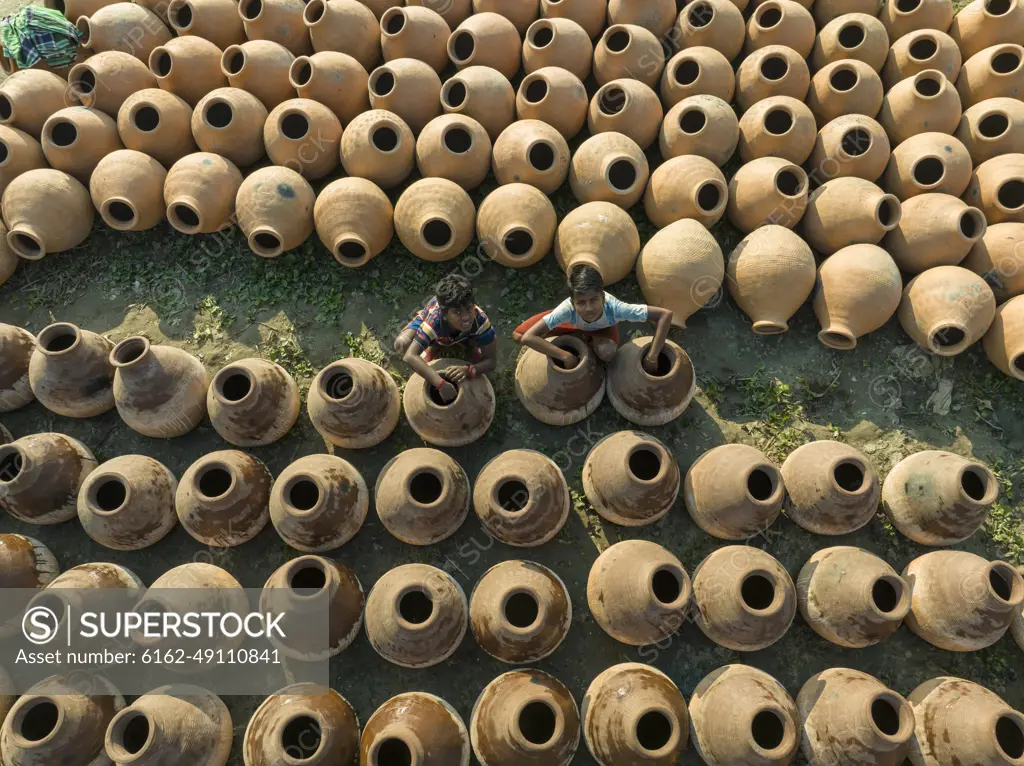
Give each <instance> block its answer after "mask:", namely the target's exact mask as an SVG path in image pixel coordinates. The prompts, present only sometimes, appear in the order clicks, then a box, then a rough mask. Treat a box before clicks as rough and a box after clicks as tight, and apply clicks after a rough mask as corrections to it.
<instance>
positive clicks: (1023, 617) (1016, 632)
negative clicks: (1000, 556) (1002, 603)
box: [1010, 567, 1024, 649]
mask: <svg viewBox="0 0 1024 766" xmlns="http://www.w3.org/2000/svg"><path fill="white" fill-rule="evenodd" d="M1017 571H1018V572H1020V573H1021V576H1022V577H1024V569H1022V567H1017ZM1010 633H1011V634H1012V635H1013V640H1014V641H1016V642H1017V646H1019V647H1020V648H1021V649H1024V610H1022V611H1021V613H1020V614H1018V615H1017V616H1016V617H1015V618H1014V620H1013V624H1012V625H1011V626H1010Z"/></svg>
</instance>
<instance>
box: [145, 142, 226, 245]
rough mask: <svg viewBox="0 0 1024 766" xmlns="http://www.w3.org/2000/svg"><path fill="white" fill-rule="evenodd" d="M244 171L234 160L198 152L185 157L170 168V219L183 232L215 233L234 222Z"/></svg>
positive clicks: (167, 193) (167, 192) (167, 183)
mask: <svg viewBox="0 0 1024 766" xmlns="http://www.w3.org/2000/svg"><path fill="white" fill-rule="evenodd" d="M241 185H242V174H241V173H240V172H239V171H238V168H237V167H235V166H234V165H233V164H232V163H231V161H230V160H226V159H224V158H223V157H221V156H219V155H217V154H210V153H206V152H197V153H196V154H189V155H187V156H185V157H182V158H181V159H180V160H178V161H177V162H175V163H174V164H173V165H172V166H171V169H170V170H169V171H168V172H167V179H166V180H165V181H164V201H165V202H166V203H167V221H168V223H170V224H171V226H173V227H174V228H175V229H177V230H178V231H180V232H182V233H183V234H212V233H213V232H215V231H220V230H221V229H222V228H224V227H225V226H226V225H229V224H230V221H231V217H232V216H233V215H234V213H235V196H236V195H237V194H238V187H239V186H241Z"/></svg>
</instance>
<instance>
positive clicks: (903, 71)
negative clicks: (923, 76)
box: [881, 29, 963, 90]
mask: <svg viewBox="0 0 1024 766" xmlns="http://www.w3.org/2000/svg"><path fill="white" fill-rule="evenodd" d="M962 63H963V58H962V57H961V55H960V49H959V48H957V47H956V43H955V42H953V40H952V38H951V37H950V36H949V35H947V34H944V33H943V32H940V31H939V30H937V29H918V30H915V31H913V32H911V33H909V34H906V35H904V36H903V37H901V38H900V39H899V40H897V41H896V42H895V43H893V46H892V48H890V49H889V53H888V55H887V56H886V59H885V67H884V68H883V69H882V71H881V75H882V84H883V85H885V89H886V90H889V89H890V88H893V87H894V86H895V85H896V83H898V82H901V81H903V80H906V79H907V78H908V77H913V76H914V75H916V74H917V73H918V72H923V71H924V70H926V69H933V70H937V71H939V72H942V74H943V75H944V76H945V78H946V79H947V80H949V82H956V78H957V75H959V74H960V66H961V64H962Z"/></svg>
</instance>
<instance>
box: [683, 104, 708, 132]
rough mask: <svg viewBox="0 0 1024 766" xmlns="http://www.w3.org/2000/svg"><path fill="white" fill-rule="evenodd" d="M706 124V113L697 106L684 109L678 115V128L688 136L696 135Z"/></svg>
mask: <svg viewBox="0 0 1024 766" xmlns="http://www.w3.org/2000/svg"><path fill="white" fill-rule="evenodd" d="M707 124H708V115H707V113H706V112H705V111H704V110H703V109H702V108H700V107H699V106H695V107H693V108H691V109H685V110H684V111H683V112H682V113H681V114H680V115H679V129H680V130H681V131H683V133H686V134H687V135H688V136H695V135H697V134H698V133H700V132H701V131H702V130H704V128H705V126H706V125H707Z"/></svg>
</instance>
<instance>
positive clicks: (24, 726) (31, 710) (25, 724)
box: [12, 697, 64, 747]
mask: <svg viewBox="0 0 1024 766" xmlns="http://www.w3.org/2000/svg"><path fill="white" fill-rule="evenodd" d="M63 722H64V708H63V706H62V705H59V704H58V703H57V701H56V700H53V699H51V698H49V697H37V698H34V699H31V700H30V701H29V702H28V703H27V704H25V705H23V706H22V707H21V708H19V709H18V712H17V713H16V714H15V717H14V721H13V725H12V728H13V729H14V733H15V734H16V735H17V737H18V738H19V739H21V740H23V741H25V742H27V743H30V746H31V747H38V746H40V745H42V744H43V743H44V742H46V741H48V740H50V739H52V738H53V737H54V736H55V735H56V733H57V731H58V729H60V727H61V724H62V723H63Z"/></svg>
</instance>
